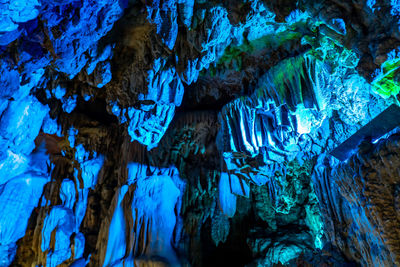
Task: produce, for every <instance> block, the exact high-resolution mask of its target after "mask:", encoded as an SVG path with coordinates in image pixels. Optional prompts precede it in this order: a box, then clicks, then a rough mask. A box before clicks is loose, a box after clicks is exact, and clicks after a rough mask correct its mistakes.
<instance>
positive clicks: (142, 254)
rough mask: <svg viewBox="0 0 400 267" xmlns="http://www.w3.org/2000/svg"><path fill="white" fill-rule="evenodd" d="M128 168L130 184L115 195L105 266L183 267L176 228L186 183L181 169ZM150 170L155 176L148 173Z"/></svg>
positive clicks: (134, 165)
mask: <svg viewBox="0 0 400 267" xmlns="http://www.w3.org/2000/svg"><path fill="white" fill-rule="evenodd" d="M128 168H129V180H130V181H129V184H130V185H129V187H128V186H127V185H125V186H123V187H122V188H121V189H120V190H119V191H118V192H117V194H116V195H115V201H116V202H115V204H116V206H115V210H114V214H113V216H112V220H111V224H110V230H109V234H108V242H107V253H106V256H105V260H104V263H103V266H108V265H115V264H124V263H125V264H133V263H135V264H151V262H157V261H159V262H160V263H163V264H170V265H177V264H179V260H178V258H177V255H176V254H175V252H174V250H173V246H174V244H175V243H174V240H175V235H176V234H179V233H180V230H179V229H176V227H181V226H179V225H177V215H176V214H175V210H176V209H178V210H179V207H177V205H179V203H180V201H181V197H182V191H181V190H183V186H184V184H183V182H182V181H180V179H179V177H178V174H177V170H176V169H174V168H172V169H161V170H160V169H157V168H152V167H149V168H150V169H148V167H146V166H143V165H141V164H137V163H131V164H129V165H128ZM150 170H151V171H153V174H152V175H148V174H147V172H148V171H150ZM123 203H126V204H123ZM125 205H127V206H125ZM127 223H128V224H127ZM127 227H128V229H129V231H132V235H130V236H126V235H125V234H124V233H125V229H126V228H127ZM131 242H133V243H131ZM130 244H133V245H130ZM175 245H176V244H175ZM127 248H129V250H128V254H126V249H127Z"/></svg>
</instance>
